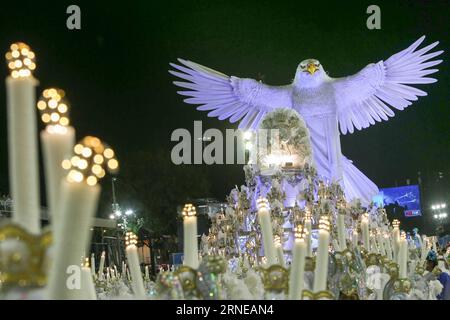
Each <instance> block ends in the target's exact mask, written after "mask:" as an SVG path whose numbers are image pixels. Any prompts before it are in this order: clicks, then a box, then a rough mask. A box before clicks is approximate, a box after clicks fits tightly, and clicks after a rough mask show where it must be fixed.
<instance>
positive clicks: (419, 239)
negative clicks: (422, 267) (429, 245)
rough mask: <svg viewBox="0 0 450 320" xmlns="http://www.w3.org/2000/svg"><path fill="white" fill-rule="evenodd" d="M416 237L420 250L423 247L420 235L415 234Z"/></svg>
mask: <svg viewBox="0 0 450 320" xmlns="http://www.w3.org/2000/svg"><path fill="white" fill-rule="evenodd" d="M416 237H417V241H418V242H419V248H420V249H421V250H422V246H423V241H422V237H421V235H420V234H416Z"/></svg>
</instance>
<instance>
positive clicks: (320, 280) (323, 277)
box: [314, 216, 330, 293]
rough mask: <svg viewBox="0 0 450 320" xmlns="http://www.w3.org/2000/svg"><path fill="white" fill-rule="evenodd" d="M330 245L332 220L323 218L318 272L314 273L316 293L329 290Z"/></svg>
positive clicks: (320, 224) (320, 223) (318, 250)
mask: <svg viewBox="0 0 450 320" xmlns="http://www.w3.org/2000/svg"><path fill="white" fill-rule="evenodd" d="M329 243H330V220H329V218H328V216H321V217H320V220H319V246H318V247H317V256H316V270H315V272H314V292H316V293H317V292H320V291H324V290H326V289H327V275H328V245H329Z"/></svg>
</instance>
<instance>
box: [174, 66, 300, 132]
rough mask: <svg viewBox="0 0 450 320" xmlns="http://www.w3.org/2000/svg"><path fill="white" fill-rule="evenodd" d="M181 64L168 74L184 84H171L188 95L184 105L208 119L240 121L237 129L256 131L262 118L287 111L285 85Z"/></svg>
mask: <svg viewBox="0 0 450 320" xmlns="http://www.w3.org/2000/svg"><path fill="white" fill-rule="evenodd" d="M178 61H179V62H180V63H181V64H182V65H177V64H174V63H171V64H170V65H171V66H172V67H173V68H174V69H176V70H177V71H174V70H169V72H170V73H171V74H172V75H174V76H176V77H178V78H181V79H183V80H185V81H174V84H175V85H177V86H179V87H182V88H184V89H187V90H184V91H178V94H181V95H184V96H188V97H189V98H187V99H185V100H184V102H186V103H189V104H197V105H200V106H199V107H198V108H197V110H202V111H209V113H208V116H209V117H218V118H219V120H224V119H229V120H230V122H231V123H235V122H237V121H240V123H239V128H240V129H248V128H250V129H256V128H257V126H258V124H259V122H260V121H261V119H262V117H263V116H264V115H265V114H266V113H267V112H269V111H271V110H273V109H275V108H281V107H284V108H291V107H292V100H291V90H292V87H291V86H290V85H287V86H269V85H266V84H263V83H261V82H258V81H256V80H253V79H240V78H238V77H233V76H231V77H229V76H227V75H225V74H223V73H220V72H217V71H215V70H212V69H210V68H207V67H204V66H202V65H199V64H197V63H194V62H192V61H187V60H182V59H178Z"/></svg>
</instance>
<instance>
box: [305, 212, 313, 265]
mask: <svg viewBox="0 0 450 320" xmlns="http://www.w3.org/2000/svg"><path fill="white" fill-rule="evenodd" d="M304 224H305V226H304V228H305V229H306V254H307V256H308V257H312V243H311V235H312V214H311V211H310V209H309V208H308V207H306V208H305V220H304Z"/></svg>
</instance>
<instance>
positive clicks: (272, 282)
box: [261, 264, 289, 294]
mask: <svg viewBox="0 0 450 320" xmlns="http://www.w3.org/2000/svg"><path fill="white" fill-rule="evenodd" d="M261 271H262V275H263V277H262V280H263V284H264V289H265V290H266V291H271V292H276V293H281V292H284V293H286V294H287V293H288V291H289V271H288V270H287V269H286V268H283V267H282V266H280V265H278V264H274V265H271V266H270V267H268V268H266V269H264V268H261Z"/></svg>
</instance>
